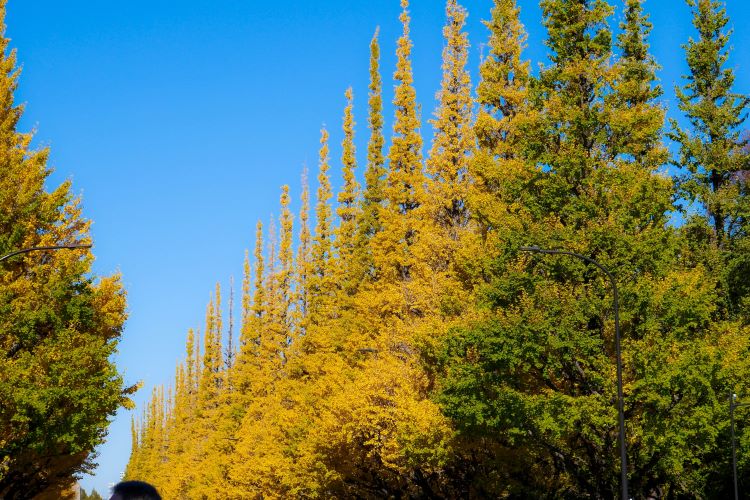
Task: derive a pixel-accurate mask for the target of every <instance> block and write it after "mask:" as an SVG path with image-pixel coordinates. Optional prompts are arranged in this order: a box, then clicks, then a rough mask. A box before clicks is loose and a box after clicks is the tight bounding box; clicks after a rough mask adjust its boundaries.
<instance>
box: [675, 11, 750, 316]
mask: <svg viewBox="0 0 750 500" xmlns="http://www.w3.org/2000/svg"><path fill="white" fill-rule="evenodd" d="M688 5H689V6H690V7H691V8H692V10H693V25H694V26H695V29H696V30H697V31H698V38H697V39H692V38H691V39H690V41H689V42H688V44H687V45H685V51H686V54H687V64H688V68H689V69H690V72H689V73H688V75H687V77H686V78H687V82H686V83H685V85H684V87H682V88H677V89H676V93H677V98H678V99H679V107H680V110H681V111H682V112H683V113H684V114H685V115H686V117H687V119H688V121H689V123H690V126H689V128H682V127H680V126H679V124H678V123H677V121H676V120H672V133H671V134H670V137H671V138H672V139H673V140H674V141H676V142H677V143H678V144H679V145H680V151H679V157H678V159H677V161H676V165H677V166H679V167H681V168H682V172H683V174H682V175H681V176H680V177H679V180H678V183H679V188H680V192H681V194H682V195H683V196H684V197H685V199H686V200H687V202H688V203H694V204H696V205H697V206H698V207H700V209H702V210H703V212H702V213H700V216H699V217H693V218H692V219H691V220H690V223H689V225H688V227H687V230H689V231H690V233H691V234H692V235H693V239H694V240H696V242H700V241H701V240H702V242H701V248H703V249H705V250H699V251H698V253H703V254H705V255H706V257H707V258H706V257H704V258H702V259H701V260H703V261H704V262H705V263H706V265H708V266H710V267H711V268H712V269H713V270H714V272H716V273H717V274H720V275H721V276H722V278H723V279H722V281H723V283H722V286H721V289H722V293H723V295H724V297H725V299H726V302H727V304H726V306H727V307H728V308H729V309H731V310H732V311H733V312H735V313H736V312H740V313H741V312H742V311H743V310H746V308H745V307H743V304H744V305H747V304H748V303H750V286H748V285H747V279H746V276H747V273H748V272H750V258H748V257H747V255H749V254H748V252H747V250H748V249H749V248H750V239H749V236H750V183H749V182H748V177H750V174H748V172H750V153H748V150H747V149H745V148H744V147H745V146H746V145H747V144H749V142H748V139H747V137H746V136H745V137H743V136H741V134H740V133H741V128H740V127H741V126H742V124H743V123H744V122H745V120H746V118H747V110H748V106H749V105H750V96H746V95H741V94H738V93H736V92H735V91H734V90H733V87H734V84H735V74H734V69H732V68H731V67H727V61H728V58H729V53H730V52H729V51H730V48H729V47H728V44H729V39H730V36H731V34H732V30H731V29H729V28H728V27H727V25H728V23H729V19H728V17H727V14H726V7H725V5H724V4H723V3H722V2H719V1H717V0H689V1H688ZM710 247H713V248H714V250H712V251H709V248H710ZM717 252H718V253H720V254H722V255H716V254H717ZM698 258H699V259H700V257H698ZM719 266H720V268H718V267H719ZM745 317H748V315H747V314H746V313H745Z"/></svg>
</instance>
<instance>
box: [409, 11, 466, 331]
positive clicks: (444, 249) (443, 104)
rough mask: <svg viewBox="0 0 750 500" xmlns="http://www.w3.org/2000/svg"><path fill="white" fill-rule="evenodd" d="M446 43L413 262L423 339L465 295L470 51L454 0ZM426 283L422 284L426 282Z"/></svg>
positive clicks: (457, 308) (463, 19)
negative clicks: (422, 306) (423, 270)
mask: <svg viewBox="0 0 750 500" xmlns="http://www.w3.org/2000/svg"><path fill="white" fill-rule="evenodd" d="M446 15H447V18H448V19H447V24H446V26H445V27H444V28H443V35H444V37H445V40H446V45H445V48H444V49H443V80H442V83H441V87H440V92H439V93H438V100H439V104H438V108H437V110H436V111H435V118H434V119H433V120H432V121H431V123H432V126H433V129H434V131H435V136H434V138H433V141H432V148H431V150H430V155H429V157H428V159H427V171H428V174H429V178H428V182H427V190H428V197H427V201H426V207H425V208H426V210H425V211H426V214H427V219H428V220H429V224H426V225H425V228H424V230H425V237H423V241H424V244H423V245H422V253H420V254H418V259H419V260H421V261H422V262H424V263H426V264H427V267H428V273H427V275H426V276H423V277H422V279H423V283H422V289H423V291H424V293H425V294H428V295H429V298H428V300H427V301H426V302H427V303H431V304H432V309H431V310H430V311H425V312H426V316H427V317H429V320H428V321H426V322H425V323H426V324H429V325H430V326H429V327H428V330H431V332H430V333H428V336H431V337H435V335H434V332H435V331H445V330H447V325H444V324H442V322H443V320H444V319H447V318H449V317H456V316H458V314H459V313H460V312H462V311H465V304H466V303H467V302H468V296H467V295H466V293H465V290H466V287H464V286H463V285H462V284H461V283H460V280H459V274H460V273H461V270H460V269H459V268H458V267H459V266H457V252H458V251H460V250H461V248H462V247H465V246H466V245H467V243H468V242H467V241H466V236H467V235H468V228H469V210H468V206H467V200H468V196H469V187H470V185H471V182H470V178H469V172H468V160H469V152H470V151H471V150H472V148H473V142H474V141H473V133H472V130H471V108H472V100H471V80H470V77H469V73H468V70H467V68H466V64H467V60H468V55H469V54H468V52H469V40H468V35H467V34H466V33H465V31H464V29H465V24H466V16H467V14H466V10H465V9H464V8H463V7H461V6H460V5H459V4H458V3H457V2H456V1H455V0H448V2H447V3H446ZM425 278H426V279H425Z"/></svg>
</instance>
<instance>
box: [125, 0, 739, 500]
mask: <svg viewBox="0 0 750 500" xmlns="http://www.w3.org/2000/svg"><path fill="white" fill-rule="evenodd" d="M401 5H402V9H403V11H402V14H401V21H402V24H403V33H402V35H401V37H400V38H399V41H398V44H397V67H396V72H395V74H394V79H395V80H396V82H397V85H396V88H395V95H394V104H395V112H396V116H395V120H394V122H393V137H392V140H391V146H390V149H389V153H388V157H387V158H384V156H383V148H384V144H385V138H384V137H383V117H382V96H381V91H382V82H381V77H380V72H379V58H380V47H379V44H378V39H377V32H376V36H375V37H374V38H373V40H372V43H371V46H370V50H371V58H370V87H369V90H370V96H369V97H370V99H369V103H368V104H369V117H368V125H369V128H370V140H369V144H368V162H367V167H366V170H365V173H364V177H365V183H364V187H363V189H362V191H361V195H360V189H359V186H358V184H357V182H356V176H355V175H354V171H355V170H354V169H355V167H356V161H355V157H354V142H353V138H354V136H355V123H354V122H355V120H354V114H353V106H352V96H353V93H352V91H351V90H349V91H347V107H346V109H345V112H344V142H343V155H342V159H341V163H342V167H343V168H342V173H343V181H344V182H343V183H342V189H341V191H340V193H339V195H338V197H337V199H338V206H337V207H336V211H335V213H336V214H337V215H338V217H337V218H334V217H333V214H334V207H332V206H331V205H330V200H331V199H332V198H333V194H332V189H331V179H330V178H329V170H330V167H331V165H330V163H331V160H330V157H329V151H328V134H327V132H325V131H324V132H323V136H322V139H321V146H322V147H321V151H320V167H321V168H320V175H319V189H318V195H317V202H316V205H315V211H316V225H315V231H314V237H313V235H311V234H310V230H309V229H308V211H309V200H308V194H307V193H308V188H307V187H306V185H305V187H304V188H303V194H302V210H301V213H300V229H299V242H300V243H299V247H298V251H297V258H296V261H295V262H292V255H293V251H292V241H293V240H294V238H293V235H292V229H293V227H292V216H291V213H290V211H289V209H288V205H289V193H288V189H287V188H286V187H285V188H284V189H283V194H282V199H281V206H282V209H281V214H282V215H281V233H280V234H281V237H280V241H279V242H277V241H275V239H274V237H273V235H271V237H270V238H269V239H270V245H269V251H268V255H267V256H266V255H264V253H263V243H262V239H263V234H262V231H261V228H260V227H259V229H258V236H257V247H256V252H255V260H256V262H255V272H254V274H255V276H254V278H255V279H254V282H255V286H254V288H255V290H254V294H253V299H252V300H251V285H250V283H251V276H250V274H251V273H250V263H249V261H246V264H245V268H246V276H245V279H244V281H243V325H242V332H243V333H242V337H241V338H242V341H241V344H242V351H241V353H240V355H239V357H238V359H237V363H236V365H234V368H228V367H229V366H230V364H228V363H226V362H225V363H221V361H220V360H219V357H220V355H221V354H220V353H221V346H220V339H221V337H222V332H221V330H222V326H221V318H220V315H219V314H218V312H217V311H218V309H219V308H218V307H216V308H212V309H210V311H209V314H208V318H207V322H206V323H207V324H206V331H205V335H206V337H205V341H204V351H203V356H202V357H201V356H200V355H199V353H200V350H199V349H198V348H196V347H195V346H194V340H193V336H192V334H191V335H190V336H189V340H188V346H187V360H186V362H185V364H184V365H183V366H181V367H179V368H178V370H177V374H176V377H175V391H174V393H175V397H174V399H172V398H171V397H169V396H167V397H165V394H164V392H165V391H164V390H163V389H160V390H157V391H155V393H154V395H153V397H152V400H151V402H150V403H149V405H148V407H147V409H146V411H145V412H144V416H143V418H142V419H141V420H140V421H139V422H138V423H136V424H134V428H133V453H132V456H131V460H130V463H129V465H128V471H127V475H128V477H129V478H138V477H142V478H150V477H154V478H159V479H158V481H159V484H158V485H159V487H160V489H162V490H163V491H164V492H165V494H166V495H169V496H170V497H178V498H205V497H208V496H211V495H212V494H213V495H215V496H218V497H222V498H246V497H255V496H258V497H260V496H263V497H269V498H270V497H304V498H321V497H323V498H328V497H349V498H382V497H385V498H405V497H408V498H458V497H460V498H615V497H617V496H618V495H619V491H620V482H619V481H620V480H619V478H620V461H619V460H620V457H619V453H618V452H619V448H618V438H619V433H618V418H617V416H618V415H617V394H618V391H617V377H616V354H615V322H614V311H613V299H614V296H613V291H612V288H611V283H610V281H609V280H608V278H607V275H606V274H603V273H602V272H601V270H600V269H598V268H597V267H595V266H592V265H589V264H587V263H586V262H584V261H582V260H579V259H576V258H574V257H571V256H562V255H556V256H552V255H530V254H527V253H522V252H521V251H520V247H522V246H529V245H539V246H540V247H545V248H563V249H566V250H569V251H572V252H577V253H579V254H582V255H585V256H589V257H591V258H594V259H596V261H598V262H600V263H601V264H602V265H603V266H605V267H606V269H608V270H610V271H611V273H612V275H613V277H614V280H615V282H616V285H617V288H618V291H619V312H620V315H619V317H620V320H621V321H620V326H621V334H622V359H623V368H624V373H623V376H624V396H625V399H624V403H625V405H624V406H625V419H626V439H627V448H628V457H627V458H628V471H627V472H628V475H629V478H630V487H631V494H632V495H633V497H634V498H687V497H700V498H704V497H705V498H714V497H715V498H722V497H725V496H726V494H727V492H728V491H729V488H730V486H731V476H730V471H731V467H730V464H729V457H730V455H729V449H730V444H729V411H728V410H729V407H728V399H727V396H728V395H729V394H730V392H732V393H738V394H740V395H742V397H743V400H744V398H745V397H746V396H745V395H746V394H748V391H747V384H746V382H745V380H747V377H748V375H750V365H749V363H750V356H748V354H750V326H749V323H750V321H749V320H748V318H750V316H748V312H747V311H748V307H749V306H750V299H749V298H748V297H749V296H750V287H749V286H748V285H747V279H746V276H747V275H748V274H750V258H748V255H750V243H748V241H749V240H748V239H747V224H746V222H747V216H746V212H743V210H746V208H747V196H746V195H747V180H748V175H746V174H747V154H748V151H747V149H748V148H747V146H746V145H745V143H744V142H743V140H741V139H740V138H739V137H740V136H739V135H738V127H739V126H740V125H741V123H742V113H743V112H744V109H745V107H746V104H747V98H746V97H744V96H738V95H736V94H733V93H732V91H731V86H732V80H733V74H732V72H731V71H728V70H722V69H721V66H722V65H723V64H724V63H725V61H726V51H725V49H724V47H725V46H726V44H727V43H728V38H727V36H728V35H727V34H726V33H724V31H723V30H724V29H725V26H726V23H727V20H726V18H725V15H724V13H723V9H721V8H720V5H719V4H718V3H717V2H715V1H712V0H694V1H693V0H691V1H690V2H689V5H690V6H692V8H693V9H694V13H695V25H696V28H697V29H698V31H699V34H700V38H699V40H698V41H697V42H691V43H690V44H688V47H687V48H688V51H687V52H688V65H689V67H690V70H691V75H690V76H689V79H688V85H687V86H686V90H684V91H683V92H682V93H681V94H680V96H681V109H682V110H683V111H685V112H686V113H687V115H688V118H689V119H690V120H689V121H690V123H691V126H692V127H693V129H695V130H694V131H693V132H691V133H687V132H681V131H679V130H675V132H674V135H673V138H674V139H676V140H678V141H679V142H680V145H681V151H680V155H679V158H677V159H675V162H676V163H677V164H678V165H679V166H680V167H682V168H683V169H684V172H685V175H684V176H683V177H681V178H680V180H679V182H678V183H677V185H675V183H674V182H673V179H670V178H669V177H668V176H667V175H665V174H664V173H663V169H664V166H665V165H667V164H668V162H669V161H670V157H669V152H668V150H667V148H666V147H665V144H664V141H665V136H664V121H665V111H666V110H665V109H664V107H663V106H662V105H661V104H660V103H659V98H660V97H661V95H662V90H661V88H660V87H659V85H658V83H657V78H656V73H657V70H658V65H657V62H656V61H655V60H654V58H653V57H652V56H651V54H650V53H649V41H648V37H649V33H650V31H651V23H650V21H649V18H648V16H647V15H646V13H645V11H644V7H643V5H644V2H643V0H624V1H623V2H621V3H620V4H619V6H621V7H622V10H621V11H618V10H617V9H616V7H617V6H615V5H611V4H610V2H608V1H606V0H542V1H541V8H542V13H543V16H544V18H543V24H544V26H545V27H546V28H547V31H548V38H547V40H546V45H547V47H548V49H549V56H550V58H549V62H548V64H546V65H544V66H542V67H541V68H540V71H539V73H538V74H537V75H536V76H534V75H533V74H532V72H531V71H530V70H529V68H530V64H529V62H528V61H525V60H524V59H523V49H524V46H525V43H526V34H525V32H524V29H523V26H522V25H521V23H520V17H519V12H520V11H519V8H518V5H517V2H516V1H514V0H494V6H493V9H492V11H491V18H490V20H488V21H486V22H485V26H486V27H487V28H488V30H489V43H488V44H487V48H488V53H487V57H486V58H484V59H483V61H482V64H481V68H480V77H481V80H480V82H479V84H478V87H477V95H476V97H474V96H472V93H471V83H470V79H469V71H468V70H467V67H466V64H467V61H468V57H467V56H468V54H469V52H470V51H469V45H468V38H467V36H466V34H465V32H464V25H465V20H466V16H467V13H466V11H465V10H464V9H463V8H462V7H461V6H460V5H459V4H458V2H456V0H447V1H446V14H447V18H448V22H447V24H446V26H445V28H444V35H445V38H446V43H445V46H444V50H443V72H444V74H443V80H442V82H441V88H440V92H439V94H438V107H437V109H436V112H435V115H434V120H432V124H433V128H434V131H435V136H434V138H433V142H432V147H431V149H430V151H429V154H428V156H427V158H426V159H425V158H423V156H422V146H423V138H422V136H421V132H420V123H421V118H420V112H419V106H418V103H417V100H416V92H415V88H414V86H413V74H412V64H411V49H412V41H411V38H410V32H409V23H410V17H409V13H408V2H407V1H406V0H402V2H401ZM616 12H617V13H618V15H617V16H615V13H616ZM620 14H621V15H620ZM614 17H617V18H619V19H620V25H619V30H618V34H617V35H616V36H615V34H614V32H613V29H612V28H611V22H612V19H613V18H614ZM476 107H478V108H479V109H478V112H477V114H476V117H474V116H473V109H474V108H476ZM743 147H744V149H743ZM711 172H714V173H715V174H716V175H714V174H711ZM707 173H708V174H710V175H708V174H707ZM717 175H718V177H716V176H717ZM716 178H719V179H720V180H721V183H723V184H721V183H720V184H721V186H720V188H721V189H714V186H713V185H712V184H711V182H709V181H711V180H712V179H716ZM722 179H723V180H722ZM680 196H682V197H684V198H685V199H687V200H688V201H695V202H698V203H699V204H703V205H704V207H705V208H706V210H705V212H704V213H699V214H698V216H696V217H692V218H689V219H687V220H686V221H685V223H684V224H680V225H679V226H678V227H675V225H673V224H672V223H671V222H670V221H671V218H672V215H673V214H674V212H675V211H676V210H678V207H677V206H676V205H678V204H679V203H681V202H682V201H684V200H681V199H680V198H679V197H680ZM717 214H718V215H720V218H721V221H720V224H718V225H717V223H716V221H717V220H718V219H717V218H716V215H717ZM337 222H338V225H337ZM217 301H218V291H217ZM287 319H288V320H287ZM230 372H231V373H230ZM230 375H231V380H236V381H237V383H236V384H234V385H233V384H230V383H229V382H228V381H229V380H230ZM738 411H740V410H738ZM738 443H739V456H740V474H741V475H742V476H743V477H747V476H748V474H749V473H750V472H749V471H750V468H749V467H750V434H749V433H746V432H745V429H744V426H743V425H738Z"/></svg>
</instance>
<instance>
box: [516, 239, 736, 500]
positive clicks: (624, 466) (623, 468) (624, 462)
mask: <svg viewBox="0 0 750 500" xmlns="http://www.w3.org/2000/svg"><path fill="white" fill-rule="evenodd" d="M519 250H520V251H522V252H529V253H541V254H549V255H569V256H571V257H575V258H577V259H580V260H582V261H584V262H587V263H589V264H593V265H595V266H596V267H598V268H599V269H600V270H601V271H602V272H603V273H604V274H606V275H607V278H609V282H610V284H611V285H612V293H613V296H614V310H615V355H616V357H617V406H618V418H619V426H620V473H621V484H622V498H623V500H628V499H629V498H630V496H629V495H628V458H627V448H626V445H625V400H624V397H623V391H622V351H621V348H620V304H619V298H618V294H617V283H616V282H615V277H614V276H612V273H611V272H610V271H609V269H607V268H606V267H604V266H603V265H601V264H600V263H599V262H597V261H595V260H594V259H592V258H591V257H586V256H585V255H581V254H578V253H575V252H569V251H567V250H547V249H543V248H539V247H536V246H533V247H521V248H519ZM732 428H733V429H734V427H732ZM732 444H734V440H732Z"/></svg>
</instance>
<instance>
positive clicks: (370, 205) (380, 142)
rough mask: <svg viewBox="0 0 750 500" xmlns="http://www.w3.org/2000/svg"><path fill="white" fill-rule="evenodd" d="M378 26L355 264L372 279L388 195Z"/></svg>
mask: <svg viewBox="0 0 750 500" xmlns="http://www.w3.org/2000/svg"><path fill="white" fill-rule="evenodd" d="M379 31H380V30H379V29H376V30H375V34H374V35H373V37H372V41H371V42H370V85H369V90H370V94H369V100H368V107H369V112H368V113H369V114H368V117H367V125H368V128H369V129H370V137H369V140H368V142H367V167H366V169H365V187H364V190H363V193H362V214H361V215H360V218H359V223H358V230H357V247H356V252H355V264H356V265H357V266H358V269H357V271H356V274H358V275H359V276H361V277H362V278H363V279H372V278H374V277H375V276H376V275H377V271H376V270H375V268H374V261H373V256H372V247H371V241H372V238H373V237H374V236H375V234H377V233H378V232H379V231H380V230H381V229H382V221H381V220H380V219H381V216H380V211H381V210H382V205H383V200H384V197H385V193H384V189H385V175H386V170H385V158H384V157H383V147H384V144H385V139H384V137H383V95H382V92H383V83H382V78H381V76H380V44H379V42H378V33H379Z"/></svg>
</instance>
